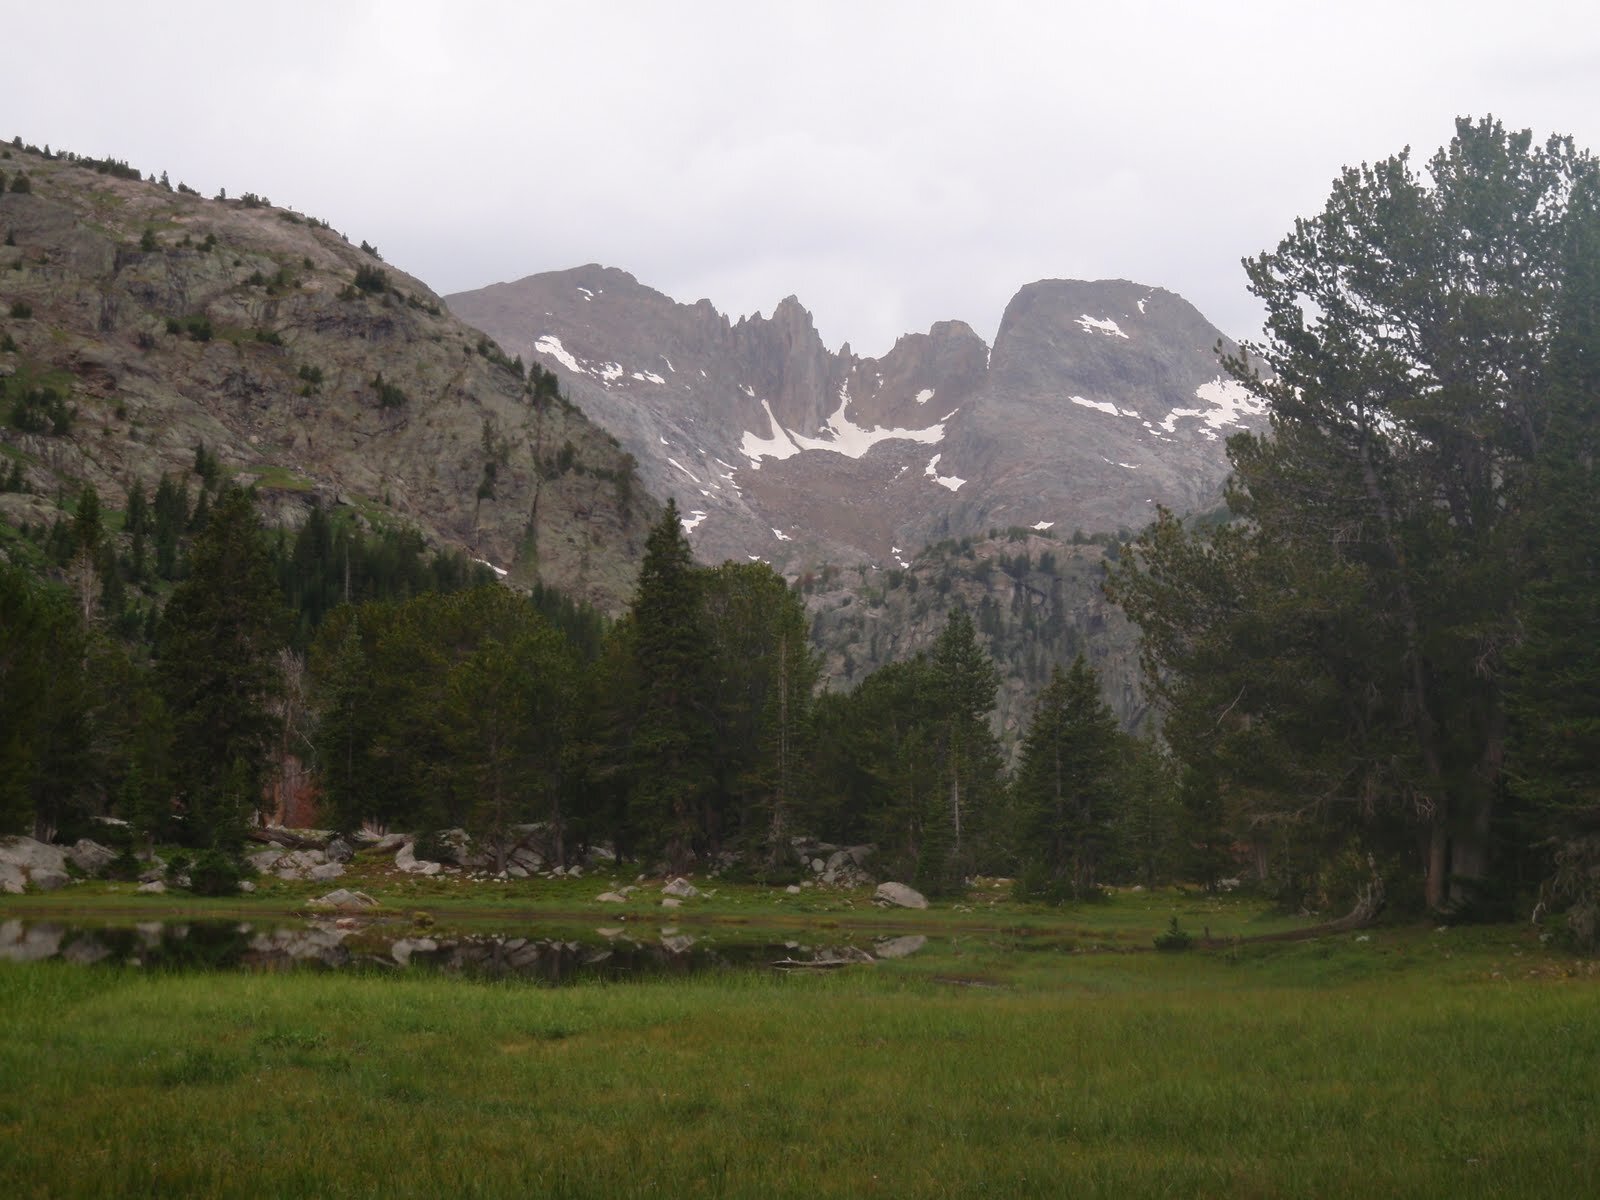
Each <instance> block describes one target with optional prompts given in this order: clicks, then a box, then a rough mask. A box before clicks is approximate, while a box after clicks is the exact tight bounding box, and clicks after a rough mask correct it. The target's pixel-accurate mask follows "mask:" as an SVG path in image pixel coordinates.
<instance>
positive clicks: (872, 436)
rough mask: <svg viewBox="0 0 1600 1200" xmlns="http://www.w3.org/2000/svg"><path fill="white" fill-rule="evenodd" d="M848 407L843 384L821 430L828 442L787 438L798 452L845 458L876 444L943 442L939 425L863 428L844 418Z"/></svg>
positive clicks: (846, 386) (795, 435)
mask: <svg viewBox="0 0 1600 1200" xmlns="http://www.w3.org/2000/svg"><path fill="white" fill-rule="evenodd" d="M849 403H850V385H849V384H848V383H844V384H841V385H840V387H839V407H838V408H836V409H834V411H833V413H832V415H830V416H829V417H828V419H827V420H826V421H825V422H823V426H822V432H823V433H826V434H832V435H833V436H832V437H831V438H822V437H814V438H809V437H803V436H802V435H800V434H798V433H790V434H789V437H790V438H791V439H792V440H793V441H794V443H795V445H797V446H799V447H800V448H801V449H802V450H832V451H834V452H835V453H836V454H843V455H844V456H845V457H846V458H860V457H861V456H862V455H864V454H866V452H867V451H868V450H870V449H872V447H874V446H876V445H877V444H878V443H879V442H887V441H908V442H921V443H923V444H924V445H927V446H932V445H937V444H938V443H939V442H942V441H944V425H943V423H941V424H938V425H930V426H929V427H928V428H926V429H878V428H871V429H866V428H863V427H862V426H860V425H857V424H856V423H855V422H854V421H852V420H850V418H849V417H847V416H845V408H846V407H847V406H848V405H849Z"/></svg>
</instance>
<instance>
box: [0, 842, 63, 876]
mask: <svg viewBox="0 0 1600 1200" xmlns="http://www.w3.org/2000/svg"><path fill="white" fill-rule="evenodd" d="M0 862H4V863H10V864H11V865H12V866H14V867H20V868H22V870H24V871H26V872H28V873H29V874H31V873H32V872H34V871H36V870H40V869H43V870H46V871H62V872H65V871H66V869H67V856H66V854H65V853H64V852H63V851H62V850H61V848H60V847H59V846H50V845H47V844H46V843H44V842H36V841H34V840H33V839H32V838H31V837H19V838H10V839H8V840H5V841H0Z"/></svg>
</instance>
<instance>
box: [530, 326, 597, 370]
mask: <svg viewBox="0 0 1600 1200" xmlns="http://www.w3.org/2000/svg"><path fill="white" fill-rule="evenodd" d="M533 348H534V349H535V350H537V351H538V352H539V353H540V354H547V355H549V356H550V357H551V358H553V359H555V360H556V361H557V362H558V363H560V364H561V365H562V366H563V367H565V368H566V369H567V370H569V371H577V372H578V373H579V374H580V375H587V374H588V373H589V372H588V371H587V370H586V369H585V368H584V365H583V364H582V363H581V362H579V361H578V360H577V359H576V358H574V357H573V355H572V352H571V351H569V350H568V349H567V348H566V347H565V346H563V345H562V344H561V339H560V338H558V337H556V336H555V335H554V334H549V333H547V334H545V335H544V336H543V337H541V338H538V339H536V340H535V341H534V343H533Z"/></svg>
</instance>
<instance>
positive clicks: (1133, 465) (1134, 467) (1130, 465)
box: [1117, 462, 1139, 471]
mask: <svg viewBox="0 0 1600 1200" xmlns="http://www.w3.org/2000/svg"><path fill="white" fill-rule="evenodd" d="M1117 466H1119V467H1127V468H1128V470H1130V471H1137V470H1138V469H1139V464H1138V463H1125V462H1119V463H1118V464H1117Z"/></svg>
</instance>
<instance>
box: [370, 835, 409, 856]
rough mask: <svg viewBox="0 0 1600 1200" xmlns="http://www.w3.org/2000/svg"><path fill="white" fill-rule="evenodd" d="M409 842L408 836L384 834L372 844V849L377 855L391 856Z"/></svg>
mask: <svg viewBox="0 0 1600 1200" xmlns="http://www.w3.org/2000/svg"><path fill="white" fill-rule="evenodd" d="M410 840H411V835H410V834H406V833H386V834H384V835H383V836H382V837H381V838H379V839H378V840H377V841H376V842H374V843H373V844H372V848H373V849H374V850H375V851H377V852H378V853H379V854H393V853H394V852H395V851H397V850H399V849H400V847H401V846H404V845H405V844H406V843H407V842H409V841H410Z"/></svg>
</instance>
